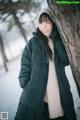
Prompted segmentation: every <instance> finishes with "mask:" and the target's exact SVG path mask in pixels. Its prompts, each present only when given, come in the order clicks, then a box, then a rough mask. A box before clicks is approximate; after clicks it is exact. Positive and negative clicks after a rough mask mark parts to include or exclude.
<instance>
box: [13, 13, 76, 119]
mask: <svg viewBox="0 0 80 120" xmlns="http://www.w3.org/2000/svg"><path fill="white" fill-rule="evenodd" d="M67 65H69V60H68V57H67V54H66V51H65V48H64V45H63V43H62V41H61V38H60V35H59V32H58V30H57V27H56V25H55V23H53V21H52V19H51V17H50V16H49V14H48V13H47V12H43V13H41V14H40V16H39V19H38V28H37V29H36V32H34V33H33V37H32V38H31V39H30V40H29V41H28V43H27V45H26V46H25V49H24V51H23V54H22V58H21V69H20V74H19V82H20V86H21V88H23V92H22V94H21V97H20V102H19V105H18V109H17V112H16V116H15V120H76V115H75V111H74V104H73V98H72V94H71V91H70V85H69V83H68V80H67V77H66V74H65V69H64V68H65V66H67Z"/></svg>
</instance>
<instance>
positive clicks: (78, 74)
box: [47, 0, 80, 96]
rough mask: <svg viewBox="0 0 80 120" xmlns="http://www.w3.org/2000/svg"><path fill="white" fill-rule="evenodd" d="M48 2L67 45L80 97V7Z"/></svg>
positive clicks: (53, 0)
mask: <svg viewBox="0 0 80 120" xmlns="http://www.w3.org/2000/svg"><path fill="white" fill-rule="evenodd" d="M47 2H48V6H49V8H50V12H51V16H52V18H53V21H54V22H55V23H56V25H57V27H58V30H59V32H60V35H61V38H62V41H63V43H64V45H65V48H66V52H67V54H68V57H69V61H70V66H71V69H72V73H73V77H74V80H75V82H76V85H77V88H78V92H79V96H80V5H59V4H56V0H47Z"/></svg>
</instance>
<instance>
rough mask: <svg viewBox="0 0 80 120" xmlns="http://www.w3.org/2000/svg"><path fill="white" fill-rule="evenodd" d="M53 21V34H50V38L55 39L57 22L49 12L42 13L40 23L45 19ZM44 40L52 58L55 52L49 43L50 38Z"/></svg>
mask: <svg viewBox="0 0 80 120" xmlns="http://www.w3.org/2000/svg"><path fill="white" fill-rule="evenodd" d="M48 20H49V21H51V22H52V31H51V34H50V38H51V40H53V39H54V38H55V36H56V34H55V33H56V32H55V29H56V24H55V23H54V22H53V21H52V19H51V17H50V16H49V15H48V14H47V13H42V14H41V15H40V16H39V20H38V21H39V23H42V22H44V21H48ZM45 37H46V36H45ZM43 42H44V45H45V47H46V51H47V53H48V56H49V58H50V59H52V56H53V52H52V50H51V48H50V46H49V44H48V39H47V40H45V39H44V40H43Z"/></svg>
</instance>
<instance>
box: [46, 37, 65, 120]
mask: <svg viewBox="0 0 80 120" xmlns="http://www.w3.org/2000/svg"><path fill="white" fill-rule="evenodd" d="M49 46H50V48H51V49H52V51H53V60H50V59H49V73H48V83H47V88H46V93H45V96H44V101H45V102H47V103H48V109H49V118H57V117H60V116H63V114H64V112H63V109H62V105H61V101H60V93H59V86H58V80H57V75H56V72H55V64H54V46H53V43H52V41H51V39H49Z"/></svg>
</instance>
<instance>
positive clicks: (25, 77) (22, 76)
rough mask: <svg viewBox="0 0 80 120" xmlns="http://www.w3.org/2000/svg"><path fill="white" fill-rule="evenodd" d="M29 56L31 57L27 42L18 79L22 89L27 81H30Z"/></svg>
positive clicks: (29, 44) (29, 43)
mask: <svg viewBox="0 0 80 120" xmlns="http://www.w3.org/2000/svg"><path fill="white" fill-rule="evenodd" d="M31 56H32V50H31V42H30V41H28V42H27V45H26V46H25V48H24V50H23V53H22V57H21V69H20V73H19V77H18V78H19V83H20V86H21V88H24V87H25V86H26V85H27V84H28V81H29V80H30V75H31Z"/></svg>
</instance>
